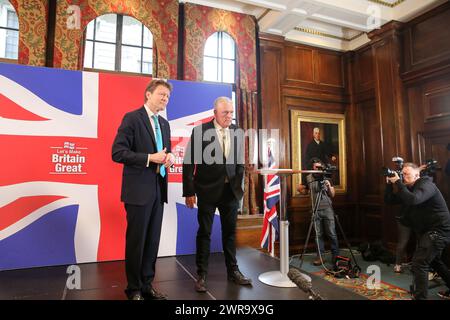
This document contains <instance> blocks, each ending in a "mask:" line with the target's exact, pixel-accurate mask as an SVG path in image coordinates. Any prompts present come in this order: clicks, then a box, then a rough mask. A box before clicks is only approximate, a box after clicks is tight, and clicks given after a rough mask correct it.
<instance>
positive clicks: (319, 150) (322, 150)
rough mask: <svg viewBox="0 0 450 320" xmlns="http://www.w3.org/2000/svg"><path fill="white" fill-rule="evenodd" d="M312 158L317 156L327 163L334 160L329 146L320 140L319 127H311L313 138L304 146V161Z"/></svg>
mask: <svg viewBox="0 0 450 320" xmlns="http://www.w3.org/2000/svg"><path fill="white" fill-rule="evenodd" d="M312 158H319V159H320V160H322V162H323V163H325V164H327V163H330V162H334V161H336V156H335V155H334V154H333V151H332V148H331V146H330V145H329V144H328V143H326V142H324V141H322V140H320V129H319V128H314V129H313V140H312V141H311V142H310V143H309V144H308V146H307V147H306V162H305V163H309V162H310V161H311V159H312Z"/></svg>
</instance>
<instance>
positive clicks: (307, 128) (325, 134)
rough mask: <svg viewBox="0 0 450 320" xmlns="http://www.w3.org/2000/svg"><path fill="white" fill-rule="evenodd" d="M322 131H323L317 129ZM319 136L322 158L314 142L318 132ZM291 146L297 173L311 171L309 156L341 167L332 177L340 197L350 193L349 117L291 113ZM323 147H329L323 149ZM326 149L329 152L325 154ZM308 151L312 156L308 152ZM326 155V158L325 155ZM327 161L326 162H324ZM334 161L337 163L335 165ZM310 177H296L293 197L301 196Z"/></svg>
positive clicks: (309, 112) (301, 112)
mask: <svg viewBox="0 0 450 320" xmlns="http://www.w3.org/2000/svg"><path fill="white" fill-rule="evenodd" d="M315 128H318V129H319V130H317V129H315ZM317 131H318V132H319V135H320V139H319V140H321V143H323V144H322V145H321V148H320V150H321V151H320V154H321V155H322V156H321V157H319V156H317V155H318V154H319V153H318V152H319V151H317V150H319V149H318V148H317V146H316V145H315V142H314V132H316V133H315V134H316V137H317V136H318V135H317ZM291 137H292V139H291V142H292V149H291V150H292V168H293V169H294V170H306V169H309V168H310V166H309V163H310V159H309V160H308V159H307V154H308V156H309V157H310V158H311V157H316V156H317V157H319V158H321V160H323V161H324V162H326V163H329V164H330V165H334V166H336V167H337V171H335V172H333V175H332V177H331V179H332V181H333V185H334V186H335V190H336V193H345V192H347V159H346V150H345V148H346V141H345V115H344V114H335V113H321V112H311V111H299V110H291ZM322 146H326V147H323V148H322ZM322 149H324V150H327V151H329V152H322ZM307 151H308V152H307ZM324 154H325V155H324ZM322 158H324V159H322ZM333 159H334V161H333ZM305 178H306V174H295V175H293V177H292V195H293V196H300V195H301V194H300V193H299V192H298V191H297V186H298V185H299V184H305V181H304V180H305Z"/></svg>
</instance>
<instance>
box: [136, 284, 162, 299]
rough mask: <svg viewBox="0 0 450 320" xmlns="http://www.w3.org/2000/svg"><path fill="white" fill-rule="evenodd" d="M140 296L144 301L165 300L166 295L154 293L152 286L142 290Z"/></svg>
mask: <svg viewBox="0 0 450 320" xmlns="http://www.w3.org/2000/svg"><path fill="white" fill-rule="evenodd" d="M142 296H143V297H144V299H145V300H167V295H165V294H164V293H161V292H158V291H156V290H155V288H153V287H152V286H148V287H147V288H145V289H143V290H142Z"/></svg>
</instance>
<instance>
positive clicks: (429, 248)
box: [412, 232, 450, 300]
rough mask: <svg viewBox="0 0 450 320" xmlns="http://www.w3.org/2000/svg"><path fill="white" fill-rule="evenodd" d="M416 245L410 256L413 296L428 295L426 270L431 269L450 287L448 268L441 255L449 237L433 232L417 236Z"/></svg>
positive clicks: (448, 241) (417, 297)
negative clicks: (413, 287) (413, 286)
mask: <svg viewBox="0 0 450 320" xmlns="http://www.w3.org/2000/svg"><path fill="white" fill-rule="evenodd" d="M418 238H419V241H418V246H417V249H416V251H415V252H414V256H413V258H412V273H413V275H414V284H415V290H414V298H415V299H417V300H420V299H427V297H428V272H430V271H431V269H433V270H434V271H436V272H437V274H438V275H439V276H440V277H441V278H442V280H444V282H445V284H446V285H447V287H448V288H450V270H449V269H448V268H447V266H446V265H445V264H444V262H442V259H441V255H442V251H443V250H444V248H445V247H446V246H447V245H448V244H449V243H450V238H447V237H443V236H441V235H439V234H434V233H433V232H427V233H425V234H422V235H419V236H418Z"/></svg>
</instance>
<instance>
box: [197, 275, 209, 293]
mask: <svg viewBox="0 0 450 320" xmlns="http://www.w3.org/2000/svg"><path fill="white" fill-rule="evenodd" d="M195 291H197V292H206V291H207V290H206V276H204V275H202V276H198V278H197V281H195Z"/></svg>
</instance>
